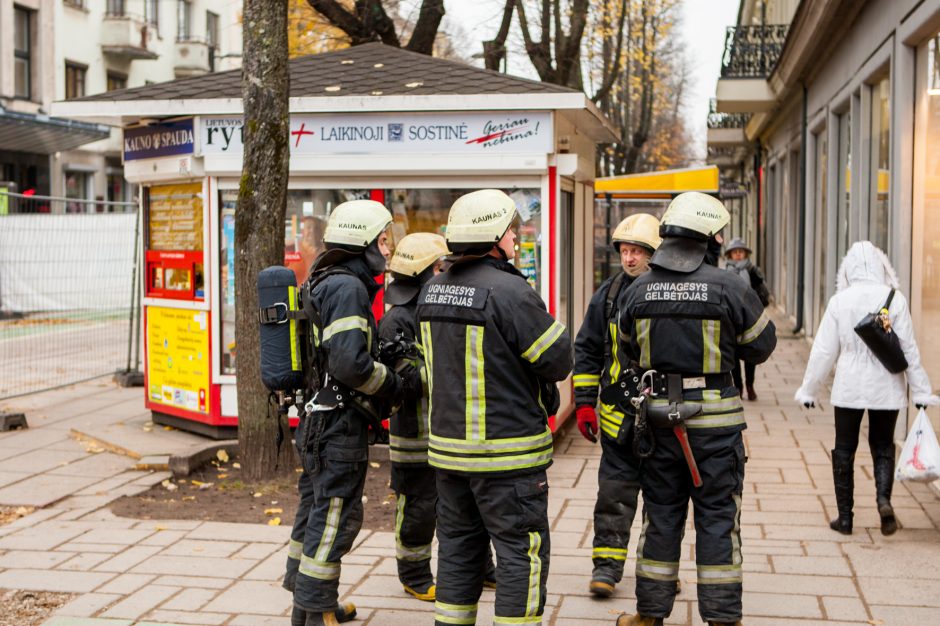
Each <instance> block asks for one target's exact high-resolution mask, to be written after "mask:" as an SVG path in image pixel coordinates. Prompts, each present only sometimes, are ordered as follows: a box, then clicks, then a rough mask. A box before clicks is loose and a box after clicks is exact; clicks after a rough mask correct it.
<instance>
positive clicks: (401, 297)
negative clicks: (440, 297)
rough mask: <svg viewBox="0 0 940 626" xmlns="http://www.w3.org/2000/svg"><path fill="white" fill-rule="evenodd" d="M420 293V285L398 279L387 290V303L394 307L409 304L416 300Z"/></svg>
mask: <svg viewBox="0 0 940 626" xmlns="http://www.w3.org/2000/svg"><path fill="white" fill-rule="evenodd" d="M419 291H421V285H420V284H419V283H417V282H414V281H410V280H403V279H401V278H398V279H395V280H393V281H392V282H391V283H389V285H388V287H386V288H385V302H386V303H387V304H391V305H394V306H400V305H402V304H408V303H409V302H411V301H412V300H414V299H415V297H416V296H417V295H418V292H419Z"/></svg>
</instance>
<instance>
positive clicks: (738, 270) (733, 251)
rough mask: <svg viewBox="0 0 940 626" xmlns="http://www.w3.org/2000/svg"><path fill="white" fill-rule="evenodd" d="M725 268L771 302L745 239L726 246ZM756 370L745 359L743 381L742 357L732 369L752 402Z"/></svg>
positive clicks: (764, 302) (755, 394)
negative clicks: (742, 376) (742, 377)
mask: <svg viewBox="0 0 940 626" xmlns="http://www.w3.org/2000/svg"><path fill="white" fill-rule="evenodd" d="M725 269H726V270H728V271H729V272H734V273H735V274H737V275H738V276H740V277H741V279H742V280H744V281H745V282H746V283H747V284H748V285H749V286H750V287H751V289H753V290H754V292H755V293H756V294H757V297H758V298H760V302H761V304H763V305H764V306H765V307H766V306H767V305H768V304H770V291H768V289H767V284H766V283H765V282H764V273H763V272H762V271H760V268H759V267H757V266H756V265H754V263H752V262H751V249H750V248H748V247H747V243H745V242H744V240H743V239H741V238H739V237H735V238H734V239H732V240H731V243H729V244H728V247H727V248H725ZM756 371H757V364H756V363H749V362H748V361H744V380H743V381H742V379H741V359H738V364H737V365H736V366H735V367H734V369H733V370H731V376H732V377H733V378H734V386H735V387H737V388H738V391H740V392H741V397H744V391H745V389H746V390H747V399H748V400H750V401H752V402H753V401H754V400H757V392H756V391H754V375H755V373H756ZM742 383H744V384H742Z"/></svg>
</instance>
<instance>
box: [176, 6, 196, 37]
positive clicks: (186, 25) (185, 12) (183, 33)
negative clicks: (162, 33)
mask: <svg viewBox="0 0 940 626" xmlns="http://www.w3.org/2000/svg"><path fill="white" fill-rule="evenodd" d="M176 23H177V33H176V40H177V41H189V40H190V39H192V35H193V33H192V30H193V29H192V26H193V3H192V2H190V0H177V2H176Z"/></svg>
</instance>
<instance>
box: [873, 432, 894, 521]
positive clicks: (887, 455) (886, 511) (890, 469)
mask: <svg viewBox="0 0 940 626" xmlns="http://www.w3.org/2000/svg"><path fill="white" fill-rule="evenodd" d="M871 455H872V461H873V463H874V466H875V493H876V494H877V496H876V498H877V500H876V501H877V503H878V515H879V516H880V517H881V534H882V535H893V534H894V533H896V532H897V530H898V520H897V518H895V517H894V509H893V508H892V507H891V488H892V487H893V486H894V445H893V444H892V445H891V447H885V448H879V449H877V450H872V451H871Z"/></svg>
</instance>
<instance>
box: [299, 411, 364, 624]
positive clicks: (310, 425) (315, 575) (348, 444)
mask: <svg viewBox="0 0 940 626" xmlns="http://www.w3.org/2000/svg"><path fill="white" fill-rule="evenodd" d="M318 420H323V431H322V434H321V435H320V436H319V438H317V436H316V434H315V433H316V431H317V428H316V422H317V421H318ZM367 430H368V429H367V426H366V422H365V419H364V418H363V417H362V416H361V415H360V414H358V413H357V412H356V411H354V410H352V409H347V410H335V411H328V412H323V413H315V414H314V415H313V416H312V417H306V418H305V419H302V420H301V424H300V426H299V427H298V429H297V435H296V444H297V448H298V452H299V453H300V455H301V459H302V464H303V472H302V473H301V475H300V479H299V481H298V483H297V488H298V490H299V491H300V505H299V506H298V508H297V516H296V517H295V519H294V528H293V530H292V531H291V541H290V547H289V549H288V558H287V572H286V574H285V576H284V587H286V588H287V589H290V590H292V591H293V592H294V605H295V606H297V607H299V608H302V609H304V610H305V611H310V612H313V613H325V612H329V611H335V610H336V608H337V607H338V605H339V604H338V591H337V590H338V587H339V575H340V561H341V559H342V558H343V555H345V554H346V553H347V552H349V550H351V549H352V545H353V542H354V541H355V540H356V536H357V535H358V534H359V530H360V528H362V515H363V512H362V488H363V485H364V483H365V479H366V469H367V467H368V461H369V446H368V441H367V438H366V435H367ZM317 452H318V453H319V469H318V471H314V470H315V469H316V460H315V457H316V455H317Z"/></svg>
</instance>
